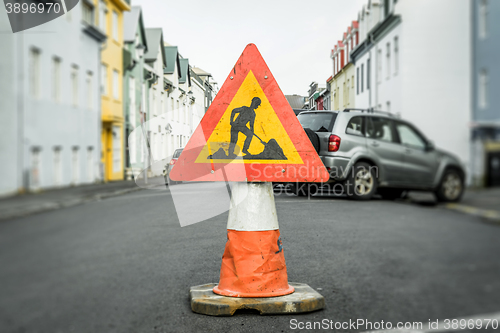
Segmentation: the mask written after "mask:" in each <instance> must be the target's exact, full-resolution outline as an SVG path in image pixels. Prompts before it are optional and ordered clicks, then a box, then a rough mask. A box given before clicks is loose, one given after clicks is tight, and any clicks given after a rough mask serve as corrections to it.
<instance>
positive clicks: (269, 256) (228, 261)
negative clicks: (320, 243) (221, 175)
mask: <svg viewBox="0 0 500 333" xmlns="http://www.w3.org/2000/svg"><path fill="white" fill-rule="evenodd" d="M231 192H232V193H231V208H230V209H229V218H228V222H227V242H226V248H225V250H224V255H223V256H222V265H221V270H220V279H219V283H218V284H215V283H208V284H203V285H199V286H193V287H191V289H190V292H189V294H190V299H191V310H193V312H196V313H201V314H205V315H211V316H232V315H233V314H235V313H236V311H238V310H243V309H245V310H248V309H253V310H256V311H258V312H259V313H260V314H267V315H272V314H292V313H305V312H311V311H317V310H320V309H323V308H324V307H325V299H324V297H323V296H321V295H320V294H319V293H318V292H317V291H316V290H314V289H312V288H311V287H310V286H308V285H307V284H305V283H296V282H295V283H294V282H290V284H289V283H288V275H287V272H286V263H285V256H284V253H283V246H282V243H281V237H280V232H279V227H278V218H277V214H276V206H275V203H274V194H273V187H272V183H246V182H245V183H234V185H233V187H232V191H231ZM235 203H238V204H237V205H236V204H235Z"/></svg>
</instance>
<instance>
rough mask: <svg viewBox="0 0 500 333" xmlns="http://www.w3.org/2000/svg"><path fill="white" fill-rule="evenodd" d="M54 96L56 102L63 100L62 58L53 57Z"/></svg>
mask: <svg viewBox="0 0 500 333" xmlns="http://www.w3.org/2000/svg"><path fill="white" fill-rule="evenodd" d="M52 98H53V99H54V102H57V103H60V102H61V59H60V58H57V57H54V58H53V59H52Z"/></svg>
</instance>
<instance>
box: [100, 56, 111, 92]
mask: <svg viewBox="0 0 500 333" xmlns="http://www.w3.org/2000/svg"><path fill="white" fill-rule="evenodd" d="M108 86H109V82H108V66H106V65H105V64H101V95H103V96H108V94H109V91H108Z"/></svg>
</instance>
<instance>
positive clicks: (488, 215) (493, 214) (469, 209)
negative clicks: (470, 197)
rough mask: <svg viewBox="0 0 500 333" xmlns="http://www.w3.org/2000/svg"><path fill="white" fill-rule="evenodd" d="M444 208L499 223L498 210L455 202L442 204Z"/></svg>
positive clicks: (499, 214) (499, 215)
mask: <svg viewBox="0 0 500 333" xmlns="http://www.w3.org/2000/svg"><path fill="white" fill-rule="evenodd" d="M444 207H445V208H447V209H450V210H454V211H457V212H460V213H465V214H468V215H472V216H477V217H481V218H483V219H485V220H487V221H488V222H493V223H496V224H500V212H498V211H496V210H490V209H481V208H476V207H473V206H467V205H462V204H456V203H449V204H446V205H444Z"/></svg>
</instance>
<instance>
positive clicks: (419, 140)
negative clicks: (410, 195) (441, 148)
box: [395, 121, 438, 187]
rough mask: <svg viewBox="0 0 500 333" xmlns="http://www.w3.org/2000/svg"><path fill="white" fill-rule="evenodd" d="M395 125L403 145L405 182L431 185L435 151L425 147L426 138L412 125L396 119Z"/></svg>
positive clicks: (422, 185)
mask: <svg viewBox="0 0 500 333" xmlns="http://www.w3.org/2000/svg"><path fill="white" fill-rule="evenodd" d="M395 126H396V133H397V135H398V138H399V141H400V142H401V144H402V145H403V147H404V153H403V160H404V167H405V170H406V172H405V175H406V176H405V180H404V182H405V184H408V185H411V186H412V187H429V186H431V185H432V183H433V180H434V177H435V175H436V169H437V167H438V160H437V153H436V151H435V150H434V149H432V150H429V149H427V140H426V139H425V138H424V137H423V136H422V135H421V134H420V133H419V132H418V131H417V130H416V129H415V128H414V127H413V126H412V125H410V124H408V123H405V122H401V121H396V122H395Z"/></svg>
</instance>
